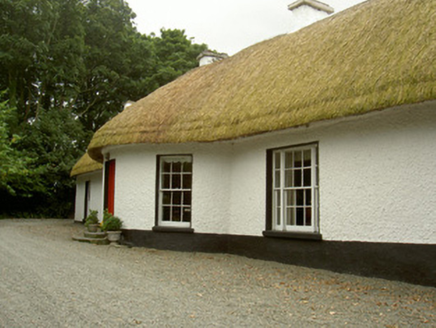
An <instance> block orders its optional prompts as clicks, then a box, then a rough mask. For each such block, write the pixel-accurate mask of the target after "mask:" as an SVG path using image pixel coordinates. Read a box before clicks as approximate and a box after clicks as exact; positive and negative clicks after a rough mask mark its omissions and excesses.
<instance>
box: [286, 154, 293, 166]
mask: <svg viewBox="0 0 436 328" xmlns="http://www.w3.org/2000/svg"><path fill="white" fill-rule="evenodd" d="M292 154H293V152H290V151H289V152H286V153H285V168H287V169H290V168H292V167H293V166H294V165H293V164H294V163H293V162H292V158H293V156H292Z"/></svg>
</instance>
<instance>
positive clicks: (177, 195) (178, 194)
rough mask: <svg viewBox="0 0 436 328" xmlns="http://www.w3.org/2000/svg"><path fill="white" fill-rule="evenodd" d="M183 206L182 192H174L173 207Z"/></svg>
mask: <svg viewBox="0 0 436 328" xmlns="http://www.w3.org/2000/svg"><path fill="white" fill-rule="evenodd" d="M181 204H182V192H181V191H174V192H173V205H181Z"/></svg>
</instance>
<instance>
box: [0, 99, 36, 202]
mask: <svg viewBox="0 0 436 328" xmlns="http://www.w3.org/2000/svg"><path fill="white" fill-rule="evenodd" d="M15 114H16V109H15V108H13V107H10V106H8V102H7V101H3V102H0V190H3V191H6V192H7V193H8V194H10V195H12V196H16V195H17V194H18V195H21V196H24V197H26V196H29V195H30V194H29V193H30V192H32V191H35V190H36V191H39V190H41V184H40V181H39V180H38V177H37V175H38V172H36V171H35V170H32V164H33V163H34V160H32V158H30V157H29V156H28V155H27V154H26V152H25V151H21V150H18V149H17V148H16V147H17V145H18V144H19V143H20V142H22V137H21V136H19V135H17V134H12V133H11V131H10V127H9V125H10V122H11V121H13V119H14V116H15Z"/></svg>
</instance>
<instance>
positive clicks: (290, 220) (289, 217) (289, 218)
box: [286, 207, 295, 226]
mask: <svg viewBox="0 0 436 328" xmlns="http://www.w3.org/2000/svg"><path fill="white" fill-rule="evenodd" d="M286 225H288V226H289V225H295V208H294V207H290V208H287V209H286Z"/></svg>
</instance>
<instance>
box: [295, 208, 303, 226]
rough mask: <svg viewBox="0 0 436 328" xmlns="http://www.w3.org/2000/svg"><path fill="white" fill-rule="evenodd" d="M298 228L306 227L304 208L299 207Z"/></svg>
mask: <svg viewBox="0 0 436 328" xmlns="http://www.w3.org/2000/svg"><path fill="white" fill-rule="evenodd" d="M296 219H297V226H302V225H304V208H302V207H297V218H296Z"/></svg>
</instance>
